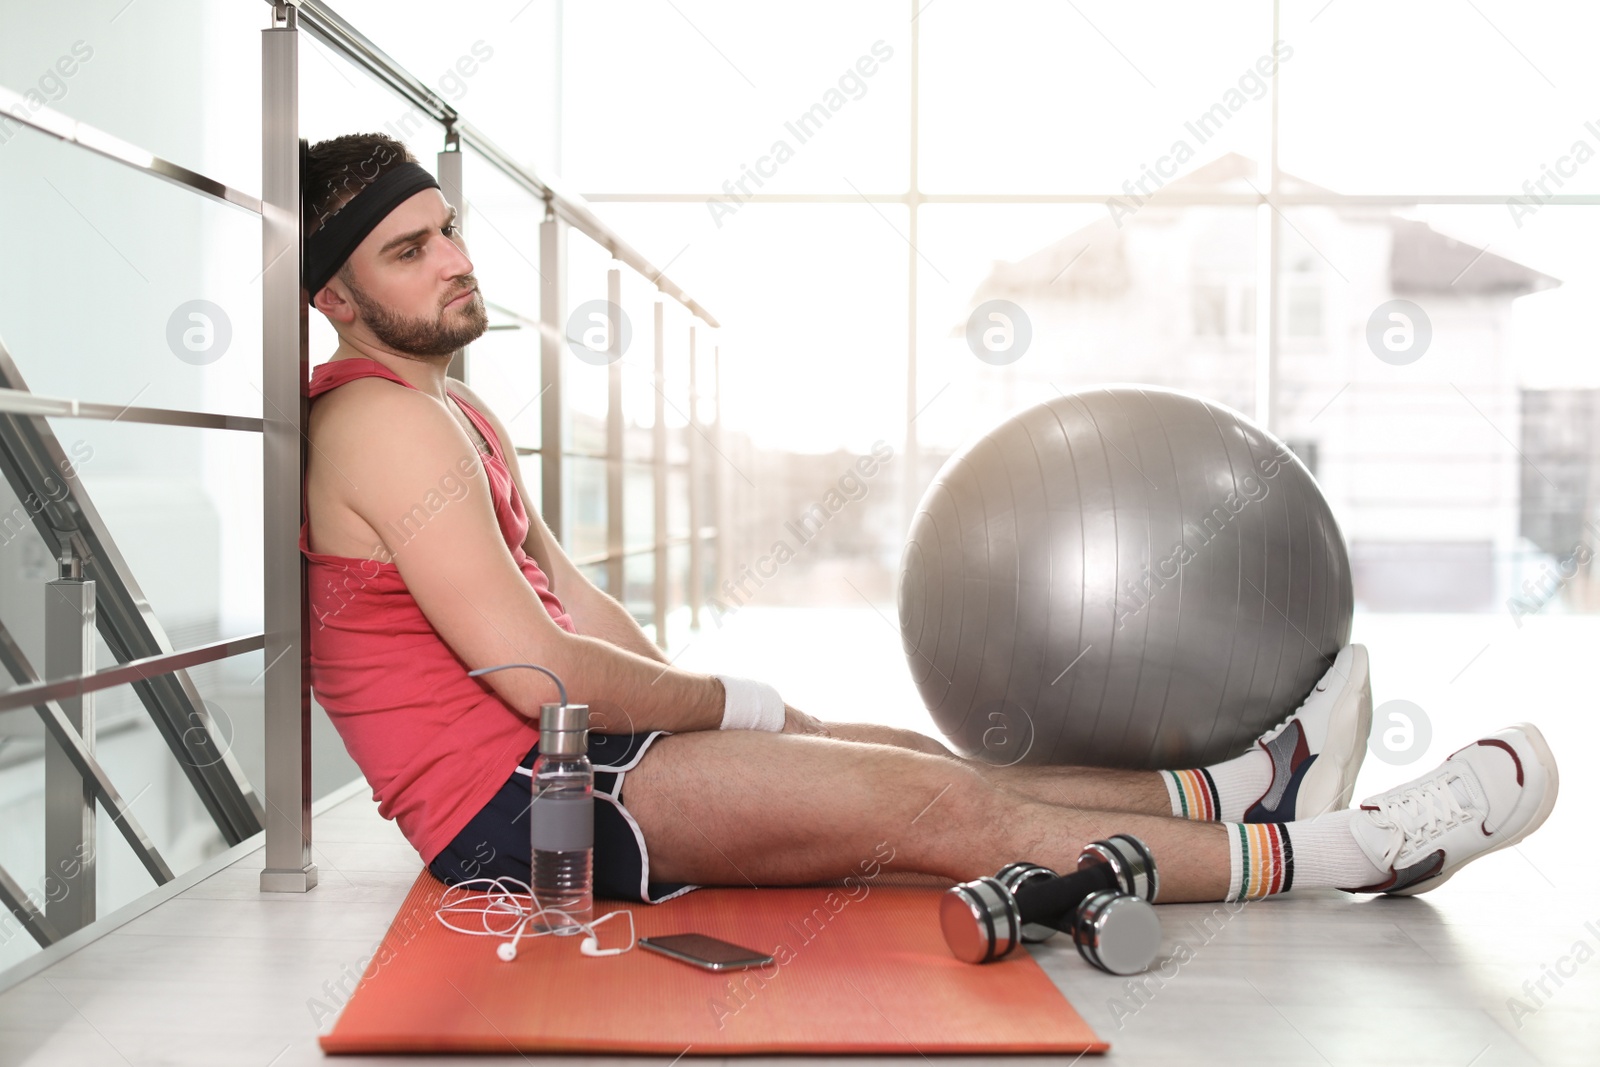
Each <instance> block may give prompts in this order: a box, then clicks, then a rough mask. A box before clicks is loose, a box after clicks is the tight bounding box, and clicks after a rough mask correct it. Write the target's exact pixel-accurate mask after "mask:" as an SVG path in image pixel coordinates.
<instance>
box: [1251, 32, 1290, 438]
mask: <svg viewBox="0 0 1600 1067" xmlns="http://www.w3.org/2000/svg"><path fill="white" fill-rule="evenodd" d="M1277 43H1278V2H1277V0H1273V4H1272V44H1273V47H1276V46H1277ZM1271 90H1272V109H1271V116H1270V118H1269V120H1268V121H1269V122H1271V127H1270V128H1269V129H1268V131H1267V194H1266V195H1267V196H1269V197H1271V196H1276V195H1277V193H1278V191H1279V190H1280V189H1281V188H1283V174H1282V172H1281V171H1280V170H1279V169H1278V68H1277V67H1276V66H1274V67H1273V68H1272V83H1271ZM1256 227H1257V233H1256V353H1255V355H1256V383H1255V385H1256V390H1255V392H1256V397H1255V400H1256V404H1255V407H1256V411H1255V415H1256V421H1257V422H1259V423H1260V424H1261V425H1262V427H1263V428H1264V429H1268V430H1272V431H1274V432H1278V431H1279V426H1278V396H1277V393H1278V329H1279V322H1280V316H1279V313H1278V301H1279V299H1280V298H1281V294H1282V286H1281V285H1280V284H1279V281H1280V278H1279V273H1280V271H1281V270H1282V266H1283V264H1282V256H1283V253H1282V248H1283V226H1282V221H1281V220H1280V218H1279V215H1278V212H1277V211H1275V210H1274V209H1273V207H1272V205H1271V204H1263V205H1261V206H1259V207H1257V208H1256Z"/></svg>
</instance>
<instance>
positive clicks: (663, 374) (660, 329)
mask: <svg viewBox="0 0 1600 1067" xmlns="http://www.w3.org/2000/svg"><path fill="white" fill-rule="evenodd" d="M655 311H656V313H655V343H656V359H655V386H656V425H655V430H654V437H653V441H654V444H655V447H654V449H653V450H652V451H653V452H654V453H655V456H654V459H655V462H654V467H655V470H654V477H653V478H652V479H651V480H652V481H654V482H655V489H656V494H655V505H656V506H655V512H656V514H655V520H656V521H655V538H656V554H655V559H656V566H655V572H656V574H655V578H656V580H655V596H654V598H653V599H654V600H655V621H656V645H657V646H658V647H660V648H663V649H664V648H666V647H667V394H666V386H667V331H666V311H667V309H666V305H665V304H663V303H662V302H661V301H659V300H657V301H656V304H655Z"/></svg>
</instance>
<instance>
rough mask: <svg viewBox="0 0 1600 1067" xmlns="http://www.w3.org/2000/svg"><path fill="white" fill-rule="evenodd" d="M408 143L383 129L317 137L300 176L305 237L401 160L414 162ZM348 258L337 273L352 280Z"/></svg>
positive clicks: (301, 214)
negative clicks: (401, 141)
mask: <svg viewBox="0 0 1600 1067" xmlns="http://www.w3.org/2000/svg"><path fill="white" fill-rule="evenodd" d="M416 161H417V159H416V157H415V156H413V155H412V154H411V150H410V149H408V148H407V147H406V146H405V145H403V144H401V143H400V142H399V141H396V140H395V139H394V138H393V137H390V136H388V135H387V134H382V133H347V134H344V135H342V136H340V137H332V138H329V139H328V140H326V141H318V142H317V143H316V144H314V145H312V146H311V147H310V148H308V149H307V150H306V163H305V171H306V172H305V173H304V174H302V175H301V176H300V179H301V188H302V189H303V190H304V194H303V195H304V199H303V203H302V205H301V212H300V216H301V222H302V225H303V226H304V233H303V235H302V236H303V237H309V236H310V235H311V233H312V231H314V230H315V229H316V228H317V227H318V226H320V225H321V224H322V222H323V221H324V220H325V219H327V217H328V216H329V215H332V214H333V213H334V212H336V211H338V210H339V209H340V208H341V207H343V206H344V205H345V204H346V203H348V202H349V201H350V200H352V199H354V198H355V196H356V194H357V193H359V192H361V190H363V189H365V188H366V187H367V186H369V185H371V184H372V183H373V182H375V181H377V180H378V178H379V176H380V175H382V174H383V173H385V172H386V171H388V170H391V169H393V168H394V167H396V166H398V165H399V164H401V163H415V162H416ZM349 271H350V263H349V261H348V260H346V261H345V263H344V265H343V266H341V267H340V268H339V274H338V276H339V277H341V278H343V279H344V280H345V281H346V282H348V281H349V280H350V274H349Z"/></svg>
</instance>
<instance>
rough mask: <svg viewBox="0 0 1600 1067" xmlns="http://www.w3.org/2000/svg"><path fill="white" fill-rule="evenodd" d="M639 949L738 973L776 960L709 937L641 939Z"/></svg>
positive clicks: (685, 936)
mask: <svg viewBox="0 0 1600 1067" xmlns="http://www.w3.org/2000/svg"><path fill="white" fill-rule="evenodd" d="M639 947H640V948H647V949H649V950H650V951H651V952H659V953H661V954H662V955H663V956H671V957H672V958H673V959H675V960H682V961H683V962H684V963H692V964H694V965H695V966H696V967H704V968H705V969H706V970H708V971H735V970H738V969H740V968H741V967H764V966H766V965H767V964H769V963H771V962H772V957H771V956H768V955H767V954H765V953H763V952H757V951H755V950H754V949H749V948H744V947H743V946H740V945H735V944H732V943H731V942H728V941H721V940H719V939H717V938H715V937H707V936H706V935H705V934H667V935H666V936H664V937H641V938H640V939H639Z"/></svg>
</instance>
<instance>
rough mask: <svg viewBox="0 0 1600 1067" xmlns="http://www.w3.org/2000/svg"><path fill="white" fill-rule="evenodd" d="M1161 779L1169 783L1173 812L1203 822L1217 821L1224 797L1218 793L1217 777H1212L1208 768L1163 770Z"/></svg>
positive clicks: (1180, 816)
mask: <svg viewBox="0 0 1600 1067" xmlns="http://www.w3.org/2000/svg"><path fill="white" fill-rule="evenodd" d="M1161 780H1162V781H1163V782H1165V783H1166V784H1167V799H1169V800H1171V801H1172V814H1174V815H1176V816H1178V817H1179V818H1182V819H1199V820H1200V821H1202V822H1216V821H1217V820H1218V819H1219V818H1220V817H1221V811H1222V798H1221V797H1220V796H1218V795H1217V782H1216V779H1215V778H1213V777H1211V772H1210V771H1209V770H1208V769H1207V768H1205V767H1199V768H1196V769H1195V770H1192V771H1162V772H1161Z"/></svg>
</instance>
